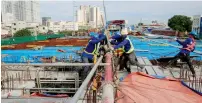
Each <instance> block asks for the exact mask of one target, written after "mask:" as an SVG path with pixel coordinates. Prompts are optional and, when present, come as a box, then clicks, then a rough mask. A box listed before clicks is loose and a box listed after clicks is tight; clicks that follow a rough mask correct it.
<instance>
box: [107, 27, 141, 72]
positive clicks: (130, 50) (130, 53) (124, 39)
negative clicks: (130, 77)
mask: <svg viewBox="0 0 202 103" xmlns="http://www.w3.org/2000/svg"><path fill="white" fill-rule="evenodd" d="M127 34H128V31H127V28H124V29H122V30H121V42H120V43H119V44H118V45H115V46H114V47H110V49H111V50H114V49H118V48H121V47H123V48H124V53H123V56H124V60H122V61H123V62H124V67H125V68H126V69H127V71H128V72H129V73H131V70H130V68H128V67H127V61H129V62H130V64H132V65H137V66H138V67H140V68H141V69H143V66H140V64H139V63H138V61H137V58H136V56H135V52H134V47H133V44H132V42H131V41H130V39H129V37H128V36H127Z"/></svg>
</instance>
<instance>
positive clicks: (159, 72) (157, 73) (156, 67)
mask: <svg viewBox="0 0 202 103" xmlns="http://www.w3.org/2000/svg"><path fill="white" fill-rule="evenodd" d="M152 68H153V70H154V71H155V72H156V75H159V76H165V75H164V73H163V71H162V70H161V69H159V66H152Z"/></svg>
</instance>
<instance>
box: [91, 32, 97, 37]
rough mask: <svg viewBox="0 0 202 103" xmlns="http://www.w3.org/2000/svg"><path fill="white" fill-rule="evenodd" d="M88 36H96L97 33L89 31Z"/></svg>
mask: <svg viewBox="0 0 202 103" xmlns="http://www.w3.org/2000/svg"><path fill="white" fill-rule="evenodd" d="M90 36H91V37H95V38H98V34H97V33H95V32H90Z"/></svg>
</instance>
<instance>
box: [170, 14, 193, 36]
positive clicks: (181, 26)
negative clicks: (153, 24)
mask: <svg viewBox="0 0 202 103" xmlns="http://www.w3.org/2000/svg"><path fill="white" fill-rule="evenodd" d="M168 26H169V27H170V28H172V29H173V30H177V31H180V32H185V31H188V32H190V31H191V27H192V21H191V18H190V17H187V16H184V15H174V16H173V17H172V18H170V19H169V20H168Z"/></svg>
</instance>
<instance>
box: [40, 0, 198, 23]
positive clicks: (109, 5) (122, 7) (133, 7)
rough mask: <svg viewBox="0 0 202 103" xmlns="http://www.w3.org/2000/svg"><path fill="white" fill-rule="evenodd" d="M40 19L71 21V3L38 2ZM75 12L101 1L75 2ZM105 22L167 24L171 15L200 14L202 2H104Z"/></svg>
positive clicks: (98, 4) (101, 5)
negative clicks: (153, 22) (125, 21)
mask: <svg viewBox="0 0 202 103" xmlns="http://www.w3.org/2000/svg"><path fill="white" fill-rule="evenodd" d="M40 4H41V17H44V16H50V17H52V19H53V20H55V21H59V20H67V21H72V20H73V1H40ZM74 4H75V6H76V7H75V10H76V9H78V8H79V6H80V5H92V6H99V7H100V8H101V9H102V10H103V4H102V2H101V1H75V2H74ZM105 6H106V13H107V20H113V19H125V20H128V21H129V24H134V23H138V22H139V21H140V20H141V18H142V21H143V23H149V22H151V21H152V20H157V21H159V22H164V23H167V21H168V19H169V18H171V17H172V16H173V15H176V14H178V15H187V16H192V15H196V14H202V1H105Z"/></svg>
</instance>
